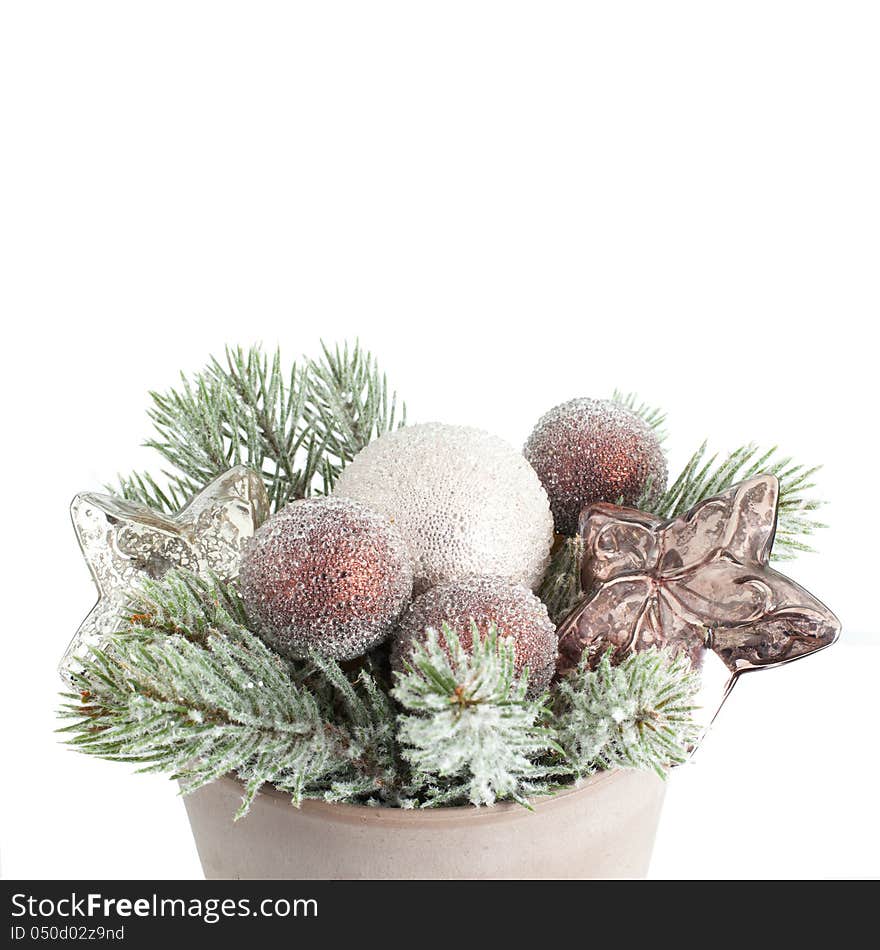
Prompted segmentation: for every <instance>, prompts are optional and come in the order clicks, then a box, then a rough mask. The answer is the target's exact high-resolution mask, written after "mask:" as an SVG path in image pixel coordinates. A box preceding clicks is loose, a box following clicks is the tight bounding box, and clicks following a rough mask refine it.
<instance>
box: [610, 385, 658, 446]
mask: <svg viewBox="0 0 880 950" xmlns="http://www.w3.org/2000/svg"><path fill="white" fill-rule="evenodd" d="M611 398H612V400H613V401H614V402H616V403H619V404H620V405H621V406H623V408H624V409H629V411H630V412H633V413H635V414H636V415H637V416H638V417H639V418H640V419H642V420H643V421H644V422H646V423H647V424H648V425H649V426H650V427H651V428H652V429H653V430H654V433H655V435H656V436H657V438H658V439H659V440H660V442H664V441H665V440H666V436H667V434H668V433H667V432H666V429H665V424H666V413H665V412H664V411H663V410H662V409H657V408H656V407H655V406H652V405H650V404H649V403H646V402H644V401H643V400H642V399H640V398H639V396H638V395H637V394H636V393H625V392H621V390H619V389H615V390H614V392H613V393H612V395H611Z"/></svg>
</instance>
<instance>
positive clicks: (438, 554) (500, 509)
mask: <svg viewBox="0 0 880 950" xmlns="http://www.w3.org/2000/svg"><path fill="white" fill-rule="evenodd" d="M335 494H336V495H341V496H344V497H346V498H353V499H355V500H356V501H360V502H363V503H364V504H366V505H369V506H370V507H371V508H373V509H374V510H375V511H378V512H380V513H381V514H383V515H386V516H387V517H388V518H389V519H390V520H391V521H392V522H393V523H394V524H395V525H396V526H397V528H398V529H399V530H400V533H401V534H402V535H403V537H404V540H405V541H406V542H407V544H408V545H409V548H410V553H411V554H412V558H413V562H414V578H415V591H416V592H417V593H418V592H421V591H424V590H427V589H428V588H429V587H433V586H434V585H435V584H439V583H443V582H446V581H453V580H458V579H461V578H464V577H468V576H470V575H474V574H484V575H492V576H494V577H499V578H504V579H506V580H509V581H512V582H514V583H520V584H525V585H526V586H528V587H532V588H533V587H535V586H537V584H538V583H539V582H540V580H541V577H542V575H543V573H544V568H545V566H546V563H547V556H548V554H549V553H550V546H551V544H552V542H553V517H552V515H551V514H550V503H549V501H548V498H547V493H546V492H545V491H544V489H543V487H542V485H541V482H540V480H539V479H538V476H537V475H536V474H535V471H534V469H533V468H532V467H531V465H529V463H528V462H527V461H526V460H525V459H524V458H523V457H522V455H520V453H519V452H517V451H516V450H515V449H514V448H513V447H511V446H509V445H508V444H507V443H506V442H505V441H504V440H503V439H499V438H498V437H497V436H494V435H490V434H489V433H487V432H483V431H481V430H479V429H472V428H469V427H466V426H452V425H443V424H440V423H429V424H426V425H417V426H409V427H407V428H404V429H398V430H396V431H395V432H389V433H387V434H386V435H383V436H382V437H381V438H379V439H377V440H376V441H375V442H371V443H370V444H369V445H368V446H367V447H366V448H365V449H363V450H362V451H361V452H359V453H358V455H357V456H356V457H355V458H354V460H353V461H352V462H351V464H350V465H349V466H348V467H347V468H346V469H345V470H344V471H343V473H342V474H341V475H340V477H339V479H338V481H337V482H336V488H335Z"/></svg>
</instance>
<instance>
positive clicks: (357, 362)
mask: <svg viewBox="0 0 880 950" xmlns="http://www.w3.org/2000/svg"><path fill="white" fill-rule="evenodd" d="M321 348H322V350H323V355H322V358H321V359H320V360H310V361H309V363H308V375H309V383H310V386H309V399H308V403H307V405H306V407H305V418H306V421H307V423H308V425H309V426H310V427H311V430H312V432H314V433H315V435H316V438H317V439H318V440H319V441H320V442H321V443H322V444H323V445H324V447H325V451H326V453H327V456H328V465H329V470H330V481H331V483H332V482H333V481H335V479H336V477H337V476H338V475H339V473H340V472H341V471H342V469H343V468H345V466H346V465H347V464H348V463H349V462H350V461H351V460H352V459H353V458H354V456H355V455H357V453H358V452H360V450H361V449H362V448H364V446H366V445H367V444H368V443H369V442H372V440H373V439H375V438H378V437H379V436H380V435H382V434H383V433H385V432H389V431H391V430H392V429H395V428H399V427H401V426H404V425H405V424H406V406H405V405H403V404H401V407H400V418H399V421H398V418H397V394H396V393H393V392H392V393H391V394H390V395H389V392H388V383H387V380H386V378H385V375H384V374H383V373H380V372H379V368H378V364H377V362H376V359H375V357H374V356H372V354H370V353H369V352H368V351H366V350H363V349H362V348H361V346H360V343H359V342H357V341H355V344H354V347H353V348H351V349H349V346H348V344H347V343H346V344H345V345H344V346H343V348H342V350H340V348H339V347H338V346H336V347H335V348H333V349H332V350H331V349H330V348H329V347H328V346H327V345H326V344H324V343H323V342H322V343H321Z"/></svg>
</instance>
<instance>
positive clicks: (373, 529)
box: [239, 498, 412, 660]
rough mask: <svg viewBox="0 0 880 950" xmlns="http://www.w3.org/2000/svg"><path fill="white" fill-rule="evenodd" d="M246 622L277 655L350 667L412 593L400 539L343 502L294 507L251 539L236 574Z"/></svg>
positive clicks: (375, 517)
mask: <svg viewBox="0 0 880 950" xmlns="http://www.w3.org/2000/svg"><path fill="white" fill-rule="evenodd" d="M239 582H240V586H241V594H242V597H243V598H244V603H245V607H246V609H247V611H248V615H249V616H250V617H251V618H252V619H253V620H256V622H257V623H258V625H259V633H260V636H262V637H263V639H265V640H266V642H267V643H269V644H270V645H271V646H273V647H274V648H275V649H276V650H278V651H279V652H281V653H285V654H287V655H289V656H301V655H302V654H304V653H305V652H306V651H307V650H309V649H310V648H314V649H316V650H318V651H319V652H321V653H323V654H324V655H325V656H331V657H334V658H335V659H338V660H348V659H351V658H353V657H356V656H360V655H361V654H362V653H365V652H366V651H367V650H369V649H370V648H371V647H374V646H376V644H378V643H381V642H382V640H384V639H385V638H386V637H387V636H388V634H389V633H390V632H391V629H392V626H393V624H394V622H395V621H396V620H397V618H398V617H399V615H400V612H401V611H402V610H403V608H404V607H405V606H406V604H407V602H408V601H409V598H410V596H411V594H412V562H411V559H410V556H409V551H408V550H407V547H406V544H405V543H404V541H403V538H402V537H401V536H400V532H399V531H397V529H396V528H395V527H394V526H393V525H392V524H390V522H389V521H388V520H387V519H386V518H384V517H382V516H381V515H379V514H377V513H376V512H374V511H372V510H370V509H369V508H367V507H366V506H364V505H361V504H359V503H357V502H354V501H350V500H347V499H344V498H316V499H309V500H306V501H295V502H293V503H292V504H289V505H287V506H286V507H285V508H283V509H282V510H281V511H279V512H278V513H277V514H275V515H273V516H272V517H271V518H270V519H269V520H268V521H267V522H266V523H265V524H264V525H263V526H262V527H261V528H260V529H259V530H258V531H257V532H256V534H255V535H254V536H253V538H251V539H250V541H249V542H248V544H247V547H246V548H245V551H244V555H243V557H242V561H241V568H240V571H239Z"/></svg>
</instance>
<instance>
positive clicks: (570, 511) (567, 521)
mask: <svg viewBox="0 0 880 950" xmlns="http://www.w3.org/2000/svg"><path fill="white" fill-rule="evenodd" d="M523 451H524V454H525V457H526V458H527V459H528V460H529V462H530V463H531V464H532V467H533V468H534V469H535V471H536V472H537V473H538V477H539V478H540V479H541V483H542V484H543V486H544V488H545V489H546V490H547V494H548V495H549V496H550V508H551V509H552V511H553V520H554V523H555V525H556V530H557V532H558V533H559V534H564V535H573V534H575V533H576V532H577V528H578V516H579V515H580V513H581V511H582V510H583V508H584V507H585V506H586V505H589V504H591V503H592V502H596V501H605V502H609V503H611V504H617V503H618V502H620V500H621V499H623V501H622V503H623V504H624V505H629V506H632V505H635V504H636V503H637V502H638V500H639V498H640V497H641V495H642V493H643V492H644V491H645V489H646V488H647V487H648V485H649V484H650V488H651V497H652V498H653V497H659V496H660V495H661V494H662V493H663V491H665V489H666V457H665V456H664V454H663V449H662V447H661V445H660V440H659V439H658V438H657V434H656V433H655V432H654V430H653V429H652V428H651V426H649V425H648V423H647V422H645V421H644V420H643V419H641V418H639V416H637V415H636V414H635V413H634V412H630V410H629V409H625V408H624V407H623V406H621V405H619V404H618V403H616V402H614V401H612V400H610V399H572V400H571V401H570V402H564V403H562V404H561V405H559V406H555V407H554V408H553V409H551V410H550V411H549V412H548V413H546V414H545V415H543V416H542V417H541V419H540V420H539V421H538V424H537V425H536V426H535V429H534V431H533V432H532V434H531V435H530V436H529V438H528V441H527V442H526V444H525V449H524V450H523Z"/></svg>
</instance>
